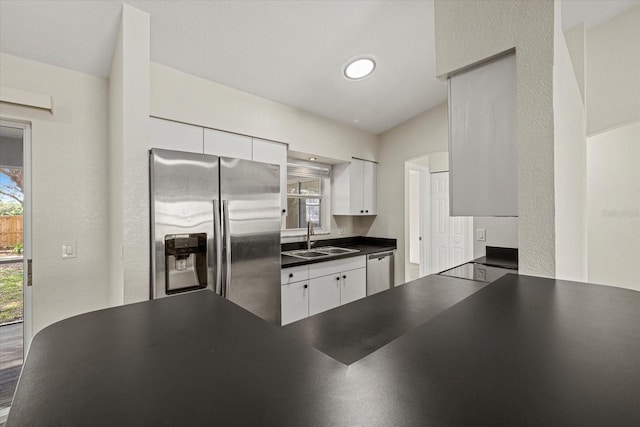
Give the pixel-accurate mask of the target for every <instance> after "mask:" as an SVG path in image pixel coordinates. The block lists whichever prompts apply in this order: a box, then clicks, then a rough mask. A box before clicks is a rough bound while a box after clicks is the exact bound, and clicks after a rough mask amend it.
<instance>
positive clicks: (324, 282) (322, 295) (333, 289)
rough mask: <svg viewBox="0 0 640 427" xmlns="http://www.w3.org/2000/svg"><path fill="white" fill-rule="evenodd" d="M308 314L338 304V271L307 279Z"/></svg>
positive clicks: (325, 309)
mask: <svg viewBox="0 0 640 427" xmlns="http://www.w3.org/2000/svg"><path fill="white" fill-rule="evenodd" d="M309 289H310V290H309V316H313V315H314V314H318V313H322V312H323V311H327V310H331V309H332V308H336V307H338V306H339V305H340V273H338V272H336V273H335V274H331V275H329V276H322V277H316V278H314V279H311V280H309Z"/></svg>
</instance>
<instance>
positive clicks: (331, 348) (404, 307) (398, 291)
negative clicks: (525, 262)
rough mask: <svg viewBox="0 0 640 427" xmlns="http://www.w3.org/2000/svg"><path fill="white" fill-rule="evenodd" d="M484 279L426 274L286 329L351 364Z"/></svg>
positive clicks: (471, 290) (474, 288)
mask: <svg viewBox="0 0 640 427" xmlns="http://www.w3.org/2000/svg"><path fill="white" fill-rule="evenodd" d="M486 285H487V283H483V282H474V281H472V280H465V279H456V278H453V277H445V276H437V275H433V276H427V277H423V278H420V279H417V280H414V281H412V282H409V283H406V284H404V285H402V286H397V287H395V288H391V289H389V290H388V291H385V292H380V293H378V294H375V295H371V296H368V297H367V298H363V299H360V300H358V301H354V302H352V303H350V304H347V305H343V306H340V307H337V308H334V309H333V310H329V311H325V312H323V313H320V314H317V315H315V316H311V317H308V318H306V319H303V320H300V321H298V322H294V323H291V324H289V325H286V326H285V327H284V329H285V330H286V331H287V332H288V333H290V334H292V335H293V336H295V337H297V338H299V339H300V340H301V341H303V342H306V343H308V344H309V345H311V346H312V347H314V348H317V349H318V350H320V351H322V352H323V353H325V354H327V355H329V356H331V357H333V358H334V359H336V360H338V361H339V362H342V363H344V364H346V365H350V364H352V363H354V362H357V361H358V360H360V359H362V358H363V357H365V356H367V355H368V354H370V353H373V352H374V351H376V350H377V349H379V348H380V347H382V346H384V345H386V344H388V343H390V342H391V341H393V340H395V339H396V338H398V337H399V336H401V335H403V334H404V333H406V332H407V331H409V330H411V329H413V328H415V327H416V326H418V325H419V324H421V323H423V322H425V321H427V320H429V319H430V318H432V317H434V316H437V315H438V314H440V313H441V312H443V311H444V310H446V309H448V308H449V307H451V306H452V305H454V304H456V303H458V302H460V301H461V300H463V299H464V298H466V297H468V296H469V295H471V294H472V293H474V292H476V291H478V290H480V289H482V288H483V287H485V286H486Z"/></svg>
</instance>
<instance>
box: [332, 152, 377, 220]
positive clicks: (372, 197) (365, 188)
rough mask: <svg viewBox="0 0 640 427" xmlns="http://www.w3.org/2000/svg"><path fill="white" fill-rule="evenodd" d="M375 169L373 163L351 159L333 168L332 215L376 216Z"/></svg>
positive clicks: (375, 166)
mask: <svg viewBox="0 0 640 427" xmlns="http://www.w3.org/2000/svg"><path fill="white" fill-rule="evenodd" d="M377 167H378V165H377V164H376V163H375V162H370V161H367V160H360V159H351V162H350V163H343V164H339V165H335V166H334V167H333V175H332V179H331V181H332V191H331V197H332V210H333V215H354V216H356V215H357V216H360V215H376V214H377V213H378V210H377V196H376V191H377V187H378V185H377V177H378V173H377Z"/></svg>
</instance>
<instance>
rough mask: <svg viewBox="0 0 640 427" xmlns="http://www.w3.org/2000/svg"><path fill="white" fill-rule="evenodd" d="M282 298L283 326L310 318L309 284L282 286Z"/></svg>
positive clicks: (298, 283)
mask: <svg viewBox="0 0 640 427" xmlns="http://www.w3.org/2000/svg"><path fill="white" fill-rule="evenodd" d="M280 298H281V301H282V325H283V326H284V325H286V324H289V323H291V322H295V321H297V320H300V319H304V318H306V317H308V316H309V282H306V281H305V282H295V283H290V284H288V285H282V287H281V288H280Z"/></svg>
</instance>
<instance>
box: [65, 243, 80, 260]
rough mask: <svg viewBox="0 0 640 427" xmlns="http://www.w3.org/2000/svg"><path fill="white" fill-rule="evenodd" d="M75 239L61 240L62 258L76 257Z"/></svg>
mask: <svg viewBox="0 0 640 427" xmlns="http://www.w3.org/2000/svg"><path fill="white" fill-rule="evenodd" d="M76 245H77V243H76V240H70V241H66V242H62V259H67V258H75V257H76Z"/></svg>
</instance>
